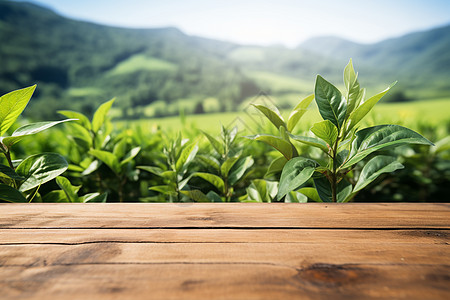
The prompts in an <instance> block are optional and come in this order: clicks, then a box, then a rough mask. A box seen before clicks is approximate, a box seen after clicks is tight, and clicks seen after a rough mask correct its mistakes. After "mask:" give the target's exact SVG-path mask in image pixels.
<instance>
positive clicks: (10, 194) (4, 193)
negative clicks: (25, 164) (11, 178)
mask: <svg viewBox="0 0 450 300" xmlns="http://www.w3.org/2000/svg"><path fill="white" fill-rule="evenodd" d="M0 200H3V201H7V202H21V203H24V202H28V201H27V199H26V198H25V197H24V196H23V195H22V193H21V192H19V191H18V190H16V189H15V188H13V187H10V186H9V185H6V184H2V183H0Z"/></svg>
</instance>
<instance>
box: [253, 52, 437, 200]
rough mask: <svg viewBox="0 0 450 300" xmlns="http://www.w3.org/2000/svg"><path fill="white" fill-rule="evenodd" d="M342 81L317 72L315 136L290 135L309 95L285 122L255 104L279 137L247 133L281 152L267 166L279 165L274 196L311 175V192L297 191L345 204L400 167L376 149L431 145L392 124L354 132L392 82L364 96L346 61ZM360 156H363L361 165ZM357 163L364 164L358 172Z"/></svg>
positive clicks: (296, 186)
mask: <svg viewBox="0 0 450 300" xmlns="http://www.w3.org/2000/svg"><path fill="white" fill-rule="evenodd" d="M394 84H395V83H394ZM394 84H393V85H394ZM344 85H345V87H346V92H345V93H344V94H342V93H341V92H340V91H339V90H338V89H337V88H336V87H335V86H334V85H333V84H331V83H330V82H328V81H326V80H325V79H324V78H322V77H321V76H320V75H318V76H317V79H316V84H315V94H314V98H315V100H316V103H317V106H318V108H319V112H320V115H321V116H322V118H323V121H321V122H318V123H315V124H314V125H313V127H312V128H311V132H312V133H314V135H315V136H316V137H305V136H296V135H293V134H291V131H292V129H293V127H294V126H295V125H296V123H297V122H298V119H299V118H300V117H301V115H302V114H303V109H306V107H307V105H308V104H309V102H310V100H312V96H310V97H308V98H306V99H304V100H302V101H301V102H300V103H299V105H298V106H297V107H296V108H295V109H294V110H293V111H292V113H291V115H290V117H289V119H288V121H287V122H285V121H284V120H283V118H282V117H281V115H280V114H279V113H278V112H277V111H274V110H271V109H270V108H268V107H266V106H263V105H258V106H256V107H257V108H258V109H259V110H260V111H261V112H262V113H263V114H264V115H265V116H266V117H267V118H268V119H269V120H270V121H271V122H272V123H273V125H275V126H276V127H277V128H278V129H279V132H280V136H272V135H256V136H252V137H249V138H251V139H254V140H259V141H263V142H266V143H268V144H270V145H272V146H273V147H274V148H276V149H277V150H279V151H280V152H281V153H282V154H283V156H284V157H282V158H279V159H277V160H276V161H274V162H273V163H272V165H271V168H272V169H276V170H278V169H280V168H282V173H281V178H280V183H279V189H278V193H277V198H278V199H281V198H283V197H285V196H286V195H288V194H289V193H291V192H292V191H295V190H297V189H299V188H300V187H302V186H303V185H304V184H305V183H307V181H308V180H309V179H310V178H313V181H314V186H315V190H311V189H308V190H306V191H305V190H303V192H304V193H305V194H306V195H307V196H308V197H310V198H311V199H313V200H317V201H323V202H348V201H350V200H352V199H353V197H354V196H355V195H356V194H357V193H358V192H359V191H360V190H362V189H363V188H365V187H366V186H367V185H368V184H369V183H371V182H372V181H374V180H375V179H376V178H377V177H378V176H379V175H381V174H383V173H386V172H393V171H395V170H398V169H401V168H403V165H402V164H401V163H399V162H398V161H397V159H396V158H395V157H392V156H386V155H380V154H379V152H380V150H382V149H384V148H387V147H389V148H392V147H397V146H400V145H405V144H424V145H432V143H431V142H430V141H428V140H427V139H426V138H424V137H423V136H421V135H420V134H418V133H416V132H414V131H412V130H410V129H408V128H405V127H402V126H398V125H378V126H373V127H368V128H364V129H359V130H358V127H357V126H356V125H358V123H359V122H360V121H361V120H362V119H363V118H364V117H365V116H366V115H367V113H368V112H369V111H370V110H371V109H372V108H373V106H374V105H375V104H376V103H377V102H378V101H379V100H380V99H381V98H382V97H383V96H384V95H385V94H386V93H387V92H388V91H389V90H390V89H391V87H392V86H393V85H391V86H390V87H388V88H387V89H386V90H384V91H383V92H381V93H379V94H376V95H375V96H372V97H370V98H368V99H365V89H362V88H361V87H360V85H359V82H358V79H357V74H356V73H355V71H354V69H353V64H352V61H351V60H350V62H349V64H348V65H347V66H346V68H345V70H344ZM291 139H292V140H295V141H298V142H301V143H305V144H307V145H309V146H311V147H316V148H319V149H320V150H322V151H323V152H324V153H325V154H326V156H327V158H328V159H327V161H321V162H318V161H316V160H314V159H311V158H306V157H300V156H298V152H297V150H296V148H295V147H294V146H293V144H292V142H291ZM377 154H378V155H377ZM365 158H369V160H368V161H367V162H365V164H364V162H363V160H364V159H365ZM357 164H358V165H360V166H361V165H364V166H363V167H362V170H361V171H359V172H358V171H357V169H356V166H357ZM300 192H302V190H300ZM319 199H320V200H319Z"/></svg>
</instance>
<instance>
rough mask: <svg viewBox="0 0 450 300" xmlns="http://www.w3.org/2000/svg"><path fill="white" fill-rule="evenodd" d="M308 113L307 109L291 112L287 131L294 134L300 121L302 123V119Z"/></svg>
mask: <svg viewBox="0 0 450 300" xmlns="http://www.w3.org/2000/svg"><path fill="white" fill-rule="evenodd" d="M306 111H307V109H297V110H293V111H292V112H291V114H290V116H289V119H288V122H287V130H288V131H289V132H292V130H294V128H295V126H296V125H297V123H298V121H300V119H301V118H302V117H303V115H304V114H305V113H306Z"/></svg>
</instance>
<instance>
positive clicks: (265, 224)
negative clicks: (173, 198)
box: [0, 203, 450, 229]
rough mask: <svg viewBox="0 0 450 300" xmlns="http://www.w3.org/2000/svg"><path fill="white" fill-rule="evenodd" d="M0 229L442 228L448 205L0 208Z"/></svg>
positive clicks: (446, 222) (448, 226) (449, 213)
mask: <svg viewBox="0 0 450 300" xmlns="http://www.w3.org/2000/svg"><path fill="white" fill-rule="evenodd" d="M0 212H1V214H0V228H221V227H222V228H223V227H226V228H233V227H235V228H256V227H262V228H296V227H297V228H367V229H368V228H446V229H450V224H449V219H450V204H446V203H443V204H411V203H399V204H365V203H346V204H323V203H308V204H298V203H227V204H225V203H221V204H214V203H194V204H192V203H185V204H168V203H151V204H142V203H128V204H119V203H117V204H106V203H105V204H101V203H91V204H50V203H48V204H31V205H30V204H0Z"/></svg>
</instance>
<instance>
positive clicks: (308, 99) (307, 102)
mask: <svg viewBox="0 0 450 300" xmlns="http://www.w3.org/2000/svg"><path fill="white" fill-rule="evenodd" d="M313 100H314V94H311V95H309V96H307V97H306V98H304V99H303V100H301V101H300V102H299V103H298V104H297V106H296V107H294V110H299V109H307V108H308V107H309V105H310V104H311V102H312V101H313Z"/></svg>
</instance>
